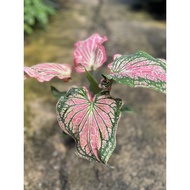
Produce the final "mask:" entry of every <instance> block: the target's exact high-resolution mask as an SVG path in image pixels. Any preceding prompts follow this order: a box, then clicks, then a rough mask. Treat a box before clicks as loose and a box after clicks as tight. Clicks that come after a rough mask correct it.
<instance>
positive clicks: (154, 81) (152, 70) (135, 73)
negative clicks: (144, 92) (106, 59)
mask: <svg viewBox="0 0 190 190" xmlns="http://www.w3.org/2000/svg"><path fill="white" fill-rule="evenodd" d="M114 58H115V59H114V61H113V62H112V63H111V64H109V65H108V67H109V68H110V70H111V74H109V75H106V77H107V78H108V79H113V80H115V81H116V82H118V83H121V84H126V85H129V86H131V87H146V88H151V89H154V90H158V91H160V92H163V93H165V92H166V61H165V60H164V59H156V58H153V57H152V56H150V55H149V54H147V53H145V52H143V51H138V52H137V53H134V54H131V55H119V54H116V55H115V56H114Z"/></svg>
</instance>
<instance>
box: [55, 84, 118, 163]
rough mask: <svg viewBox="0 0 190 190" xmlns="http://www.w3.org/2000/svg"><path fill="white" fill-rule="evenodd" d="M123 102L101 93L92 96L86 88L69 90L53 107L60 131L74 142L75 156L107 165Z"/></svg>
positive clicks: (114, 143)
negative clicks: (54, 107)
mask: <svg viewBox="0 0 190 190" xmlns="http://www.w3.org/2000/svg"><path fill="white" fill-rule="evenodd" d="M121 106H122V101H121V100H120V99H114V98H112V97H111V96H110V95H109V93H108V92H106V91H102V92H100V93H98V94H96V95H95V96H94V97H92V96H91V94H90V93H89V91H88V90H87V89H86V88H85V87H80V88H78V87H72V88H71V89H70V90H69V91H68V92H67V94H66V96H62V97H61V98H60V99H59V101H58V103H57V106H56V110H57V119H58V123H59V125H60V127H61V128H62V130H63V131H64V132H65V133H67V134H69V135H70V136H72V137H73V138H74V139H75V142H76V154H77V155H78V156H80V157H83V158H86V159H88V160H93V161H97V162H101V163H104V164H106V163H107V161H108V159H109V157H110V156H111V154H112V152H113V151H114V149H115V145H116V130H117V123H118V120H119V117H120V108H121Z"/></svg>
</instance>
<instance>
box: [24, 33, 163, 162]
mask: <svg viewBox="0 0 190 190" xmlns="http://www.w3.org/2000/svg"><path fill="white" fill-rule="evenodd" d="M105 41H107V37H106V36H104V37H101V36H100V35H99V34H94V35H92V36H91V37H89V38H88V39H86V40H84V41H79V42H77V43H75V45H74V48H75V49H74V68H75V70H76V71H77V72H78V73H83V74H84V73H85V75H86V77H87V79H88V81H89V83H90V85H89V89H88V88H87V87H85V86H82V87H78V86H71V88H70V89H69V90H68V91H67V92H60V91H58V90H57V89H56V88H55V87H51V91H52V93H53V95H54V96H55V97H56V98H57V99H58V102H57V105H56V114H57V120H58V124H59V126H60V127H61V129H62V130H63V131H64V132H65V133H66V134H68V135H70V136H71V137H72V138H73V139H74V140H75V143H76V154H77V155H78V156H80V157H82V158H85V159H88V160H92V161H96V162H99V163H103V164H106V165H107V162H108V160H109V158H110V156H111V155H112V153H113V151H114V149H115V146H116V133H117V125H118V121H119V118H120V115H121V112H123V111H129V110H130V109H129V108H128V106H123V103H122V100H121V99H119V98H113V97H111V95H110V91H111V86H112V81H115V82H118V83H120V84H124V85H128V86H130V87H135V88H137V87H145V88H150V89H153V90H156V91H159V92H161V93H166V60H164V59H161V58H154V57H152V56H151V55H149V54H147V53H145V52H143V51H137V52H136V53H134V54H131V55H120V54H115V55H114V56H113V62H112V63H110V64H108V69H109V70H110V74H102V79H101V81H100V82H99V83H98V82H97V81H96V79H95V78H94V77H93V76H92V74H91V73H90V72H89V71H93V70H96V69H98V68H99V67H101V66H102V65H103V64H104V63H105V62H106V60H107V57H106V51H105V47H104V46H103V45H102V43H103V42H105ZM71 72H72V69H71V65H70V64H58V63H41V64H37V65H34V66H32V67H24V78H25V79H27V78H31V77H33V78H36V79H37V80H38V81H39V82H45V81H50V80H51V79H52V78H53V77H58V78H59V79H61V80H62V81H64V82H67V81H68V80H69V79H70V78H71Z"/></svg>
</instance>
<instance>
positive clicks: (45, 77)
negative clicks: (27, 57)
mask: <svg viewBox="0 0 190 190" xmlns="http://www.w3.org/2000/svg"><path fill="white" fill-rule="evenodd" d="M71 72H72V69H71V66H70V65H69V64H65V63H62V64H58V63H40V64H37V65H33V66H32V67H24V79H27V78H31V77H33V78H36V79H37V80H38V81H39V82H44V81H50V80H51V79H52V78H53V77H58V78H60V79H62V80H63V81H64V82H67V81H68V80H69V79H70V78H71Z"/></svg>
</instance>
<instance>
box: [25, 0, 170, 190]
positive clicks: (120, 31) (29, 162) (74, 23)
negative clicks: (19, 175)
mask: <svg viewBox="0 0 190 190" xmlns="http://www.w3.org/2000/svg"><path fill="white" fill-rule="evenodd" d="M96 32H97V33H100V34H101V35H106V36H107V37H108V41H107V42H106V43H105V46H106V51H107V55H108V61H107V63H109V62H110V61H111V60H112V56H113V54H116V53H120V54H129V53H134V52H136V51H138V50H143V51H146V52H147V53H149V54H151V55H152V56H154V57H160V58H165V56H166V54H165V53H166V44H165V40H166V29H165V22H163V21H155V20H153V19H152V18H151V16H149V15H148V14H147V13H145V12H131V10H130V9H129V7H128V6H127V5H126V4H122V3H119V2H117V1H108V0H107V1H105V0H104V1H103V0H100V1H88V0H80V1H76V0H71V1H63V6H62V9H60V10H59V12H58V13H57V15H55V16H54V17H53V18H52V19H51V22H50V25H49V26H48V27H47V29H46V30H45V31H37V32H36V33H35V34H34V35H33V36H31V37H29V38H27V39H26V40H25V41H26V43H25V48H24V51H25V52H24V55H25V65H27V66H29V65H34V64H37V63H42V62H57V63H61V62H64V63H70V64H73V56H72V52H73V44H74V43H75V42H76V41H78V40H82V39H85V38H87V37H89V36H90V35H92V34H93V33H96ZM101 72H103V73H108V70H107V68H106V66H104V67H102V68H101V69H100V70H98V72H96V73H95V75H96V77H97V78H99V79H100V73H101ZM50 85H53V86H55V87H57V88H58V89H59V90H68V88H69V87H70V86H71V85H78V86H81V85H88V83H87V81H86V79H85V76H84V75H81V74H78V73H76V72H75V71H73V77H72V80H71V81H70V82H69V83H61V82H60V81H59V80H58V79H53V80H52V82H50V83H44V84H42V83H38V82H37V81H36V80H35V79H28V80H26V81H25V86H24V90H25V99H24V106H25V107H24V109H25V126H24V133H25V141H24V143H25V144H24V147H25V148H24V180H25V181H24V187H25V190H34V189H35V190H65V189H66V190H75V189H77V190H86V189H90V190H97V189H102V190H110V189H112V190H126V189H129V190H164V189H166V168H165V167H166V130H165V129H166V104H165V103H166V97H165V95H164V94H161V93H159V92H156V91H152V90H149V89H142V88H137V89H133V88H130V87H127V86H122V85H120V84H113V89H112V92H111V95H112V96H113V97H118V98H121V99H123V101H124V102H125V103H126V104H127V105H129V106H130V107H131V108H132V109H133V110H134V112H132V113H124V114H123V115H122V117H121V119H120V122H119V125H118V132H117V145H116V149H115V151H114V152H113V154H112V156H111V157H110V159H109V161H108V163H109V164H110V165H112V166H114V169H112V168H109V167H107V166H104V165H102V164H98V163H95V162H89V161H87V160H85V159H82V158H79V157H77V156H76V155H75V146H74V141H73V140H72V139H71V138H70V137H68V136H64V137H63V134H62V131H61V129H60V127H59V126H58V123H57V120H56V114H55V104H56V102H57V100H55V98H54V97H53V96H52V95H51V92H50Z"/></svg>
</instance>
